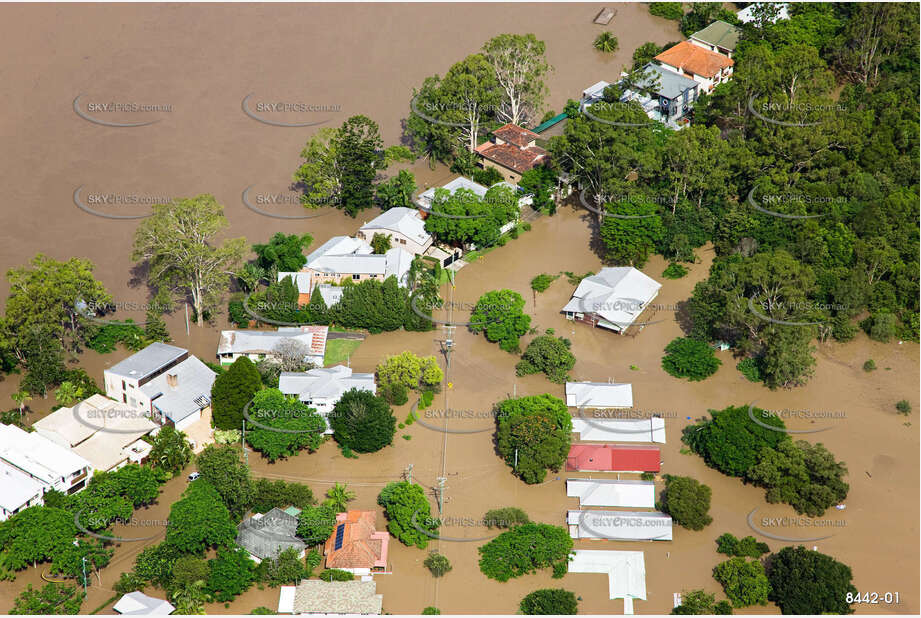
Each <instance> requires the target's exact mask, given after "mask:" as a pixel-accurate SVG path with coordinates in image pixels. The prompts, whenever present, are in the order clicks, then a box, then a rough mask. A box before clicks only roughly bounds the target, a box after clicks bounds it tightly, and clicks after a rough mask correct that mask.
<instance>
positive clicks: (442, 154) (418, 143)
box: [406, 75, 457, 170]
mask: <svg viewBox="0 0 921 618" xmlns="http://www.w3.org/2000/svg"><path fill="white" fill-rule="evenodd" d="M448 105H449V102H448V101H447V98H446V97H445V96H444V93H443V92H442V88H441V78H439V77H438V76H437V75H434V76H431V77H427V78H425V81H423V82H422V86H421V88H420V89H419V90H416V89H415V88H413V97H412V99H411V101H410V113H409V117H408V118H407V119H406V133H407V137H409V139H410V141H411V144H412V148H413V152H415V153H416V154H417V155H419V156H421V157H422V158H423V159H427V160H428V162H429V167H431V169H433V170H434V169H435V165H436V163H437V162H439V161H441V162H442V163H448V162H450V158H451V156H452V154H453V152H454V149H455V143H456V140H457V136H456V129H455V128H454V126H452V125H451V124H450V121H449V122H448V123H445V122H432V119H433V118H434V119H435V120H446V118H443V116H444V110H450V107H449V106H448ZM417 110H418V111H417Z"/></svg>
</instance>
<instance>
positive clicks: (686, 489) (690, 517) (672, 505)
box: [662, 474, 713, 530]
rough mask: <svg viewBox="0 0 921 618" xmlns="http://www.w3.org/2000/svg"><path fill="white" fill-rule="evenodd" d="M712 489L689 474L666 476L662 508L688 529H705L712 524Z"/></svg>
mask: <svg viewBox="0 0 921 618" xmlns="http://www.w3.org/2000/svg"><path fill="white" fill-rule="evenodd" d="M711 494H712V490H711V489H710V487H709V486H707V485H704V484H702V483H701V482H700V481H698V480H697V479H692V478H691V477H689V476H672V475H670V474H669V475H666V476H665V491H664V492H663V493H662V510H663V511H665V512H666V513H668V514H669V515H671V516H672V519H674V520H675V522H676V523H677V524H678V525H680V526H684V527H685V528H687V529H688V530H703V529H704V528H705V527H707V526H708V525H710V522H712V521H713V518H712V517H710V515H709V511H710V496H711Z"/></svg>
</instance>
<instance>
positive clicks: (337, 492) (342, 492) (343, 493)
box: [326, 483, 355, 513]
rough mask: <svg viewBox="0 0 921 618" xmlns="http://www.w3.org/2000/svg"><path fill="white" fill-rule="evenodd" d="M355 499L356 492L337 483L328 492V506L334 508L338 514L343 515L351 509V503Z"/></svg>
mask: <svg viewBox="0 0 921 618" xmlns="http://www.w3.org/2000/svg"><path fill="white" fill-rule="evenodd" d="M354 499H355V492H354V491H350V490H349V486H348V485H346V484H340V483H336V484H335V485H333V486H332V487H330V488H329V490H328V491H327V492H326V504H328V505H329V506H331V507H333V508H334V509H335V510H336V512H337V513H342V512H343V511H345V510H346V509H348V508H349V502H351V501H352V500H354Z"/></svg>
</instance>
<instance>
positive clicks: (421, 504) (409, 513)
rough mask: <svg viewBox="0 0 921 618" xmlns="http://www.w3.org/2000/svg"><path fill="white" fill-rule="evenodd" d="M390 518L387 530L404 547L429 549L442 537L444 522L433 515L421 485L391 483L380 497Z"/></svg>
mask: <svg viewBox="0 0 921 618" xmlns="http://www.w3.org/2000/svg"><path fill="white" fill-rule="evenodd" d="M377 503H378V504H379V505H381V506H382V507H384V516H385V517H387V531H388V532H390V534H391V535H392V536H393V537H394V538H396V539H397V540H398V541H400V542H401V543H403V545H415V546H416V547H418V548H419V549H425V548H426V546H428V543H429V540H430V539H437V538H438V528H439V527H440V525H441V522H440V521H439V520H438V519H435V518H433V517H432V516H431V510H430V506H429V501H428V498H426V497H425V490H424V489H422V486H421V485H417V484H415V483H409V482H407V481H400V482H396V483H389V484H388V485H387V486H386V487H384V489H383V490H381V493H380V495H379V496H378V497H377Z"/></svg>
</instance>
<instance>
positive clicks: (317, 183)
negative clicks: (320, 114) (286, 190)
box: [293, 128, 342, 209]
mask: <svg viewBox="0 0 921 618" xmlns="http://www.w3.org/2000/svg"><path fill="white" fill-rule="evenodd" d="M338 135H339V129H332V128H324V129H320V130H319V131H317V132H316V134H314V136H313V137H311V138H310V140H309V141H308V142H307V144H306V145H305V146H304V149H303V150H302V151H301V158H302V159H304V161H303V163H301V165H300V166H298V168H297V170H295V172H294V177H293V180H294V182H295V183H296V184H297V185H299V186H300V187H302V188H303V191H304V194H303V195H302V196H301V204H302V205H303V206H304V208H307V209H315V208H321V207H323V206H329V205H332V204H336V203H338V202H339V200H340V197H341V193H342V182H341V178H340V174H341V170H340V167H339V156H338V148H339V140H338Z"/></svg>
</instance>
